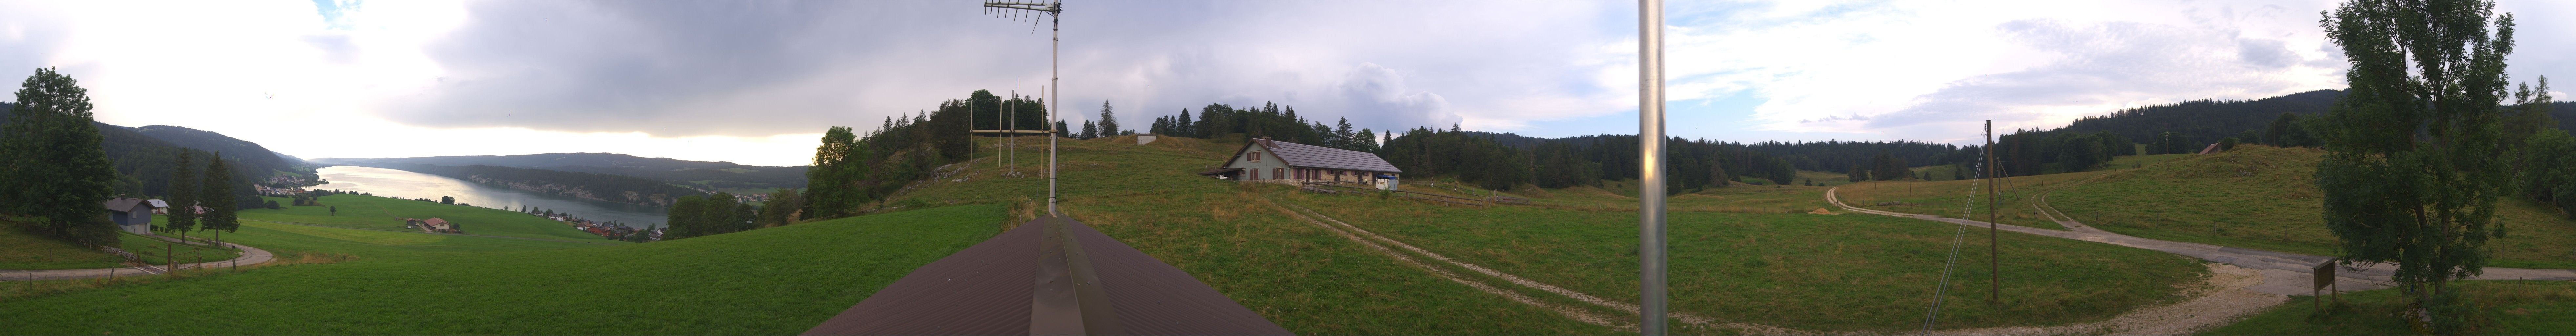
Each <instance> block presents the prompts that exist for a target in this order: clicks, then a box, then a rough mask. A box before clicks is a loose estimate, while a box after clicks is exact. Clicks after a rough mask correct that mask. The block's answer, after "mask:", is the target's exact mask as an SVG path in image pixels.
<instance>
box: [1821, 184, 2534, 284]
mask: <svg viewBox="0 0 2576 336" xmlns="http://www.w3.org/2000/svg"><path fill="white" fill-rule="evenodd" d="M1839 189H1841V188H1834V189H1826V190H1825V201H1827V202H1832V203H1833V204H1834V206H1837V207H1842V208H1843V209H1845V210H1851V211H1857V212H1862V213H1869V214H1877V215H1886V216H1895V217H1905V218H1913V219H1921V220H1928V221H1936V222H1945V223H1952V224H1959V225H1966V226H1970V227H1979V228H1983V227H1986V226H1987V225H1989V224H1988V223H1986V222H1981V221H1975V220H1968V219H1961V218H1950V217H1941V216H1934V215H1920V214H1910V213H1901V212H1890V211H1879V210H1870V209H1862V208H1858V207H1853V206H1851V205H1846V204H1843V201H1842V199H1841V198H1838V197H1835V193H1834V192H1835V191H1837V190H1839ZM2033 206H2038V205H2037V204H2034V205H2033ZM2051 219H2052V220H2056V219H2054V218H2051ZM2058 222H2059V223H2060V224H2066V226H2067V227H2069V228H2073V229H2072V230H2064V231H2061V230H2050V229H2041V228H2033V227H2026V226H2016V225H2010V224H2002V225H1995V226H1994V227H1995V228H1996V229H1998V230H2003V231H2012V232H2020V233H2027V234H2034V235H2041V236H2049V237H2058V238H2066V239H2075V240H2083V241H2090V242H2096V243H2104V244H2112V245H2120V246H2127V247H2135V248H2142V249H2149V250H2157V251H2164V252H2167V253H2173V254H2180V255H2184V256H2190V257H2193V258H2200V259H2202V260H2208V261H2213V262H2218V263H2224V264H2229V265H2236V266H2240V267H2245V268H2252V269H2255V270H2258V271H2261V272H2263V278H2264V279H2263V284H2261V285H2255V286H2254V287H2251V288H2247V289H2248V290H2253V291H2255V292H2260V293H2268V294H2282V295H2308V294H2310V290H2309V289H2308V284H2309V281H2310V280H2309V279H2311V278H2312V277H2314V275H2311V274H2309V272H2308V269H2309V267H2312V266H2316V265H2317V264H2320V263H2325V262H2326V261H2327V260H2330V259H2333V258H2331V257H2326V256H2317V255H2306V254H2298V253H2284V252H2273V251H2263V250H2249V249H2241V248H2234V247H2226V246H2218V245H2209V244H2199V243H2185V242H2177V241H2170V240H2158V239H2147V238H2138V237H2132V236H2128V235H2122V234H2118V233H2112V232H2110V231H2103V230H2101V229H2095V228H2093V227H2091V226H2086V225H2084V224H2083V223H2080V222H2075V221H2073V220H2058ZM2395 269H2396V267H2395V266H2391V265H2384V264H2381V265H2370V266H2367V267H2363V268H2361V269H2360V270H2358V271H2355V270H2353V269H2350V268H2346V269H2344V270H2342V271H2337V272H2335V278H2336V282H2338V283H2339V284H2340V285H2341V287H2342V289H2343V290H2344V291H2355V290H2364V289H2374V288H2386V287H2389V285H2390V283H2389V282H2388V281H2389V275H2391V274H2393V270H2395ZM2473 279H2479V280H2514V279H2533V280H2576V270H2563V269H2527V268H2501V267H2488V268H2486V273H2485V274H2481V275H2478V276H2477V277H2475V278H2473Z"/></svg>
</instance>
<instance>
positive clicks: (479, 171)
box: [351, 164, 705, 206]
mask: <svg viewBox="0 0 2576 336" xmlns="http://www.w3.org/2000/svg"><path fill="white" fill-rule="evenodd" d="M351 165H353V166H367V167H376V168H385V169H399V170H408V171H413V172H420V173H426V174H431V175H438V176H446V177H453V178H456V179H460V180H466V181H473V182H475V183H482V184H484V185H490V186H497V187H503V188H510V189H517V190H523V191H530V192H537V193H544V194H549V195H556V196H565V197H572V198H580V199H587V200H596V201H608V202H617V203H626V204H641V205H651V206H670V205H671V202H674V201H677V200H679V198H680V197H681V196H695V195H704V194H705V193H702V192H698V191H697V190H693V189H689V188H683V187H680V186H675V185H671V184H669V183H663V182H662V181H656V180H653V179H647V178H641V177H633V176H619V175H609V174H599V173H582V172H568V171H557V170H546V169H529V168H513V167H497V166H484V165H471V166H437V165H427V164H351Z"/></svg>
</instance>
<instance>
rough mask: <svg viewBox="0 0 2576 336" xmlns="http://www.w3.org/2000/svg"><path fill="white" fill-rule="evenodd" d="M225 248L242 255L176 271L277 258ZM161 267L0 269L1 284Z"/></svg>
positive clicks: (154, 270)
mask: <svg viewBox="0 0 2576 336" xmlns="http://www.w3.org/2000/svg"><path fill="white" fill-rule="evenodd" d="M147 236H152V237H153V238H160V239H161V240H164V241H171V242H178V241H179V239H178V238H170V237H164V236H161V235H158V234H149V235H147ZM224 246H229V247H232V248H234V249H239V250H241V251H242V254H241V256H239V257H233V258H232V259H229V260H219V261H209V262H201V263H194V264H180V265H179V269H182V270H188V269H202V268H210V267H232V266H236V265H258V264H262V263H267V262H268V261H269V260H276V259H277V256H276V255H273V254H269V253H268V250H262V249H259V248H255V247H249V246H242V245H241V244H234V243H224ZM162 267H165V266H141V267H118V268H91V269H67V270H0V281H12V280H61V279H86V278H105V277H109V276H133V275H149V274H161V273H169V271H167V270H163V269H162Z"/></svg>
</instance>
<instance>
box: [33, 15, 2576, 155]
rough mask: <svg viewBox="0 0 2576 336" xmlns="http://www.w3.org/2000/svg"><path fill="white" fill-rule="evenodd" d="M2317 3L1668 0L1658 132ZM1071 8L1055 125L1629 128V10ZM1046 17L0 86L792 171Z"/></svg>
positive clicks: (405, 146)
mask: <svg viewBox="0 0 2576 336" xmlns="http://www.w3.org/2000/svg"><path fill="white" fill-rule="evenodd" d="M2334 5H2335V2H2330V1H2279V2H2258V1H2214V2H2211V1H2129V2H2119V1H2111V2H2095V1H2033V2H2005V1H1971V2H1952V1H1893V2H1829V1H1787V2H1732V1H1675V2H1670V3H1668V5H1667V6H1666V20H1667V21H1666V22H1665V24H1666V28H1665V37H1664V38H1665V57H1666V63H1665V72H1666V76H1667V77H1668V78H1669V81H1668V82H1666V83H1665V85H1666V90H1667V98H1668V99H1667V100H1666V102H1665V104H1666V106H1668V111H1669V112H1668V129H1669V132H1670V134H1672V135H1674V136H1679V137H1686V138H1698V139H1709V140H1716V141H1733V142H1761V141H1824V140H1847V141H1849V140H1860V141H1887V140H1913V141H1926V142H1940V143H1958V144H1968V143H1975V142H1978V141H1980V139H1981V138H1980V133H1979V132H1980V124H1981V123H1982V122H1984V121H1986V120H1992V121H1993V122H1994V123H1995V125H1996V128H1998V129H1999V130H2010V129H2022V128H2053V127H2058V126H2062V125H2065V124H2066V123H2067V122H2069V121H2072V120H2075V119H2077V118H2081V117H2085V116H2093V115H2102V114H2108V113H2110V112H2113V111H2116V110H2119V109H2121V108H2128V107H2139V106H2147V105H2154V104H2169V103H2176V102H2183V101H2191V100H2202V99H2220V100H2231V99H2259V98H2265V97H2272V96H2279V95H2285V94H2290V93H2297V92H2303V91H2310V90H2320V89H2339V88H2341V87H2342V86H2343V76H2342V72H2343V69H2344V67H2345V63H2344V58H2343V57H2342V55H2341V54H2340V52H2339V51H2337V50H2335V48H2334V47H2333V45H2332V44H2330V43H2327V41H2325V39H2324V37H2323V35H2324V34H2323V33H2322V31H2321V30H2320V29H2319V28H2318V27H2317V21H2318V18H2319V17H2320V12H2321V11H2325V10H2328V9H2331V8H2332V7H2333V6H2334ZM1065 6H1066V14H1065V17H1064V18H1065V20H1064V21H1063V22H1062V25H1061V27H1060V29H1061V31H1060V33H1061V35H1060V38H1061V44H1060V45H1055V46H1052V47H1056V48H1060V49H1055V50H1054V51H1055V52H1056V55H1058V56H1057V57H1055V58H1053V59H1052V61H1054V62H1057V63H1056V64H1055V67H1054V69H1055V71H1057V72H1055V73H1052V74H1053V75H1055V76H1057V77H1058V78H1060V82H1059V83H1060V84H1061V86H1062V87H1061V88H1060V90H1056V96H1057V97H1058V98H1057V99H1054V100H1056V101H1057V103H1058V104H1060V106H1061V109H1062V110H1064V111H1068V112H1067V113H1065V114H1064V115H1063V117H1064V118H1065V119H1066V120H1067V122H1068V123H1069V124H1072V125H1080V124H1082V122H1083V121H1085V120H1090V119H1095V118H1097V115H1098V114H1099V111H1100V109H1101V105H1102V104H1103V103H1106V104H1107V105H1109V106H1110V108H1111V109H1112V110H1113V111H1115V112H1114V113H1115V114H1116V116H1117V118H1119V120H1120V121H1121V123H1122V124H1125V125H1128V127H1130V128H1141V127H1144V126H1145V125H1147V124H1148V123H1150V121H1151V120H1152V119H1153V118H1155V117H1159V116H1166V115H1172V114H1176V113H1179V112H1181V111H1183V110H1190V111H1196V110H1197V109H1199V107H1200V106H1205V105H1207V104H1212V103H1223V104H1232V105H1235V106H1245V105H1260V104H1263V103H1278V104H1282V105H1287V106H1292V107H1295V108H1297V110H1298V113H1299V115H1300V116H1305V117H1308V118H1310V119H1317V120H1320V121H1323V122H1325V123H1328V124H1329V123H1333V122H1335V121H1337V120H1340V119H1342V118H1347V119H1348V120H1349V121H1350V122H1351V123H1352V124H1353V125H1355V126H1357V127H1362V128H1371V129H1378V130H1386V129H1407V128H1413V127H1447V126H1448V125H1453V124H1455V125H1459V126H1460V127H1462V128H1465V129H1469V130H1478V131H1490V132H1512V133H1519V134H1523V135H1530V136H1541V137H1563V136H1575V135H1586V134H1634V133H1636V132H1637V126H1636V125H1637V107H1638V103H1639V102H1638V99H1637V95H1636V92H1637V63H1636V56H1637V41H1638V38H1637V27H1638V21H1637V3H1635V2H1626V1H1106V2H1098V1H1075V2H1070V3H1067V4H1066V5H1065ZM2497 10H2498V11H2499V12H2504V13H2513V14H2515V15H2516V16H2517V20H2518V21H2519V22H2518V23H2519V24H2520V26H2519V27H2518V30H2519V34H2520V35H2518V36H2515V38H2516V40H2517V42H2518V44H2517V48H2516V49H2515V53H2514V54H2513V55H2512V56H2510V57H2509V61H2508V62H2509V63H2510V64H2511V67H2510V68H2509V69H2508V72H2509V75H2511V76H2512V80H2513V81H2515V82H2528V81H2531V80H2532V79H2533V78H2536V77H2538V76H2568V77H2576V50H2571V48H2576V19H2571V18H2569V17H2570V16H2576V2H2568V1H2502V2H2499V5H2498V8H2497ZM1050 23H1052V21H1050V20H1046V19H1042V18H1039V17H1032V16H1030V15H1027V14H1025V13H1023V14H1021V15H1018V16H1009V15H995V14H992V13H990V12H988V11H986V10H984V9H983V8H981V7H980V6H979V5H978V3H977V2H966V1H844V2H823V1H797V2H789V1H758V2H715V1H632V2H576V1H510V2H445V1H375V2H360V1H336V0H316V1H276V2H253V1H0V77H14V76H21V75H23V74H29V73H32V69H35V68H39V67H56V68H58V69H59V71H60V72H62V73H63V74H65V75H69V76H71V77H73V78H74V79H76V80H79V81H80V84H81V85H82V86H83V87H85V88H88V89H89V93H90V95H91V99H92V100H93V103H95V104H96V106H97V107H96V109H95V112H96V114H97V116H98V119H99V121H101V122H106V123H109V124H115V125H124V126H143V125H176V126H184V127H190V128H196V129H202V130H208V131H215V132H221V133H224V134H226V135H230V136H233V137H235V138H241V139H243V140H249V141H252V142H257V143H260V144H262V145H264V146H267V147H268V148H270V149H271V150H275V151H278V152H281V153H285V154H290V155H296V156H300V157H304V158H319V157H412V156H434V155H507V154H533V153H550V152H614V153H625V154H633V155H639V156H648V157H670V158H678V159H684V160H700V161H731V162H736V163H741V164H750V165H769V166H789V165H803V164H806V162H807V161H809V160H810V159H811V157H812V153H813V152H812V151H813V148H814V146H815V145H816V141H817V140H818V139H819V138H820V136H821V134H820V133H821V132H822V131H823V130H824V129H825V128H827V127H828V126H835V125H839V126H854V127H858V128H859V129H861V130H862V131H864V130H868V129H873V128H875V127H876V126H877V125H879V124H880V123H881V122H882V121H883V120H884V118H887V117H889V116H896V115H904V114H909V113H916V112H919V111H922V110H926V109H930V108H933V107H935V106H936V105H937V104H938V103H939V102H940V101H943V100H950V99H959V98H963V97H965V96H966V95H967V93H968V92H971V91H973V90H979V89H982V90H993V91H994V92H996V93H1001V94H1008V93H1009V92H1011V91H1014V90H1016V91H1017V92H1020V93H1022V94H1032V95H1033V94H1038V92H1041V91H1040V88H1041V87H1043V86H1048V85H1050V82H1049V80H1048V78H1049V77H1050V75H1051V73H1050V65H1049V62H1050V61H1051V59H1050V57H1049V52H1050V47H1051V45H1050V44H1049V38H1050V37H1051V36H1056V35H1053V34H1051V33H1055V32H1051V31H1050V30H1051V29H1053V28H1055V26H1052V25H1050ZM2562 78H2567V77H2562ZM2562 81H2564V80H2562ZM2566 85H2576V84H2562V85H2561V86H2562V87H2564V86H2566ZM2559 91H2560V92H2557V93H2556V94H2557V96H2558V97H2561V98H2560V99H2562V100H2565V99H2567V98H2566V97H2568V96H2567V95H2566V93H2565V91H2569V90H2567V89H2560V90H2559ZM0 99H7V98H0ZM1138 131H1142V130H1138Z"/></svg>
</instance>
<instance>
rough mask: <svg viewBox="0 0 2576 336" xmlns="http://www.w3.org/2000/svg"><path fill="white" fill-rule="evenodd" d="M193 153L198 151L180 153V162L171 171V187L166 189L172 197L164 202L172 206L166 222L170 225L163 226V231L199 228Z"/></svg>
mask: <svg viewBox="0 0 2576 336" xmlns="http://www.w3.org/2000/svg"><path fill="white" fill-rule="evenodd" d="M193 152H196V151H193V150H182V151H179V160H178V162H175V163H173V165H175V166H174V167H172V168H171V170H170V186H169V187H168V188H165V189H168V190H169V193H170V197H169V199H164V200H162V201H163V202H164V203H169V204H170V210H169V212H170V215H169V216H168V217H169V219H168V220H167V221H166V222H168V224H166V225H162V230H163V231H168V232H187V231H188V230H194V229H196V228H197V211H196V209H197V167H196V165H197V164H196V162H194V160H192V159H193V158H194V155H191V153H193ZM183 234H184V233H183Z"/></svg>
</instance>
